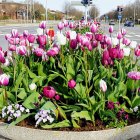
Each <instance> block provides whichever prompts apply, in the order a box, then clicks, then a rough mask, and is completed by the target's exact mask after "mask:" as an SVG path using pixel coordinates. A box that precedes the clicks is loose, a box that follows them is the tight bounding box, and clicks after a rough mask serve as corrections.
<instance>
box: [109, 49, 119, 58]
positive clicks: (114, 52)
mask: <svg viewBox="0 0 140 140" xmlns="http://www.w3.org/2000/svg"><path fill="white" fill-rule="evenodd" d="M108 51H109V56H110V57H111V58H112V59H115V58H117V56H118V49H117V48H109V49H108Z"/></svg>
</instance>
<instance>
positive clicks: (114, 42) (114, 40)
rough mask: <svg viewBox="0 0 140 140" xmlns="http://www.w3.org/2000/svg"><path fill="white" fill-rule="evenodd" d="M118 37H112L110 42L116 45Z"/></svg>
mask: <svg viewBox="0 0 140 140" xmlns="http://www.w3.org/2000/svg"><path fill="white" fill-rule="evenodd" d="M118 43H119V42H118V39H117V38H112V44H113V45H114V46H116V45H118Z"/></svg>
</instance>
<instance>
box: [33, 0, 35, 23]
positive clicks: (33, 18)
mask: <svg viewBox="0 0 140 140" xmlns="http://www.w3.org/2000/svg"><path fill="white" fill-rule="evenodd" d="M33 22H35V0H33Z"/></svg>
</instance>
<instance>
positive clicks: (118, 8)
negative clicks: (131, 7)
mask: <svg viewBox="0 0 140 140" xmlns="http://www.w3.org/2000/svg"><path fill="white" fill-rule="evenodd" d="M122 11H123V7H122V6H118V7H117V12H118V20H119V31H120V27H121V20H122Z"/></svg>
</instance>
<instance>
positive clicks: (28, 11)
mask: <svg viewBox="0 0 140 140" xmlns="http://www.w3.org/2000/svg"><path fill="white" fill-rule="evenodd" d="M28 13H29V0H27V24H28V20H29V16H28Z"/></svg>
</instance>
